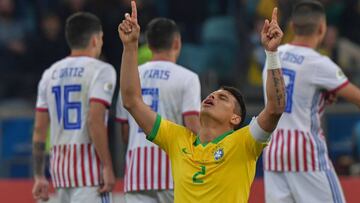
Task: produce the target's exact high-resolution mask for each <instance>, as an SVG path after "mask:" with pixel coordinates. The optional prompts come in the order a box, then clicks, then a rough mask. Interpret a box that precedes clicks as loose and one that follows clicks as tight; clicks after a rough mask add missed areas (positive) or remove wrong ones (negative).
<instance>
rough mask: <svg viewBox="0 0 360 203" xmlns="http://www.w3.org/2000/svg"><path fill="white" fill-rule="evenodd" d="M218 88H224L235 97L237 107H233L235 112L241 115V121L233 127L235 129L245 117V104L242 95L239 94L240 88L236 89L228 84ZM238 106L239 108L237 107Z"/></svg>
mask: <svg viewBox="0 0 360 203" xmlns="http://www.w3.org/2000/svg"><path fill="white" fill-rule="evenodd" d="M220 89H223V90H226V91H228V92H230V93H231V94H232V95H233V96H234V97H235V99H236V101H237V104H236V105H238V107H235V113H236V114H238V115H239V116H240V117H241V122H240V123H239V124H238V125H236V126H235V127H234V130H237V129H239V128H240V127H241V125H242V124H243V123H244V122H245V117H246V106H245V101H244V97H243V95H242V94H241V92H240V90H238V89H237V88H235V87H229V86H222V87H221V88H220ZM237 108H239V109H237Z"/></svg>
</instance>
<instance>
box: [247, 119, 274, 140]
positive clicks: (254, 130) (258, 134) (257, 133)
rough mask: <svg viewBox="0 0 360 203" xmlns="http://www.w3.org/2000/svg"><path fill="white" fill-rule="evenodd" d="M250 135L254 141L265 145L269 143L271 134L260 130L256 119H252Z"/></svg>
mask: <svg viewBox="0 0 360 203" xmlns="http://www.w3.org/2000/svg"><path fill="white" fill-rule="evenodd" d="M250 133H251V135H252V136H253V137H254V139H255V140H256V141H258V142H260V143H267V142H269V141H270V138H271V133H269V132H266V131H265V130H264V129H262V128H261V127H260V125H259V123H258V122H257V117H254V118H253V119H252V120H251V122H250Z"/></svg>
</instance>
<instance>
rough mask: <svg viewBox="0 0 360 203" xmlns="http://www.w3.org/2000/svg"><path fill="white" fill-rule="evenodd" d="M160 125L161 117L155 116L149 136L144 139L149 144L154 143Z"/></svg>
mask: <svg viewBox="0 0 360 203" xmlns="http://www.w3.org/2000/svg"><path fill="white" fill-rule="evenodd" d="M160 123H161V116H160V115H159V114H157V115H156V120H155V123H154V126H153V128H152V130H151V132H150V134H149V135H148V136H147V137H146V139H147V140H149V141H150V142H152V141H154V139H155V137H156V135H157V133H158V131H159V128H160Z"/></svg>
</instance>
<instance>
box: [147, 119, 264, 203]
mask: <svg viewBox="0 0 360 203" xmlns="http://www.w3.org/2000/svg"><path fill="white" fill-rule="evenodd" d="M147 139H148V140H150V141H152V142H153V143H155V144H157V145H159V146H160V147H161V148H162V149H163V150H164V151H165V152H166V153H167V154H168V156H169V158H170V160H171V166H172V174H173V177H174V184H175V185H174V189H175V191H174V193H175V194H174V195H175V202H178V203H184V202H211V203H213V202H226V203H227V202H231V203H245V202H247V201H248V198H249V193H250V187H251V184H252V182H253V180H254V176H255V168H256V161H257V159H258V157H259V155H260V154H261V152H262V150H263V148H264V147H265V146H266V144H263V143H260V142H258V141H256V140H255V139H254V137H253V136H252V135H251V132H250V127H249V126H246V127H244V128H241V129H239V130H237V131H230V132H227V133H225V134H223V135H220V136H218V137H217V138H216V139H214V140H213V141H211V142H209V143H207V144H203V143H201V142H200V140H199V138H198V136H196V135H195V134H194V133H192V132H191V131H190V130H188V129H187V128H185V127H183V126H180V125H177V124H175V123H172V122H170V121H167V120H165V119H162V118H161V117H160V116H159V115H158V116H157V118H156V122H155V124H154V127H153V129H152V131H151V133H150V134H149V135H148V137H147Z"/></svg>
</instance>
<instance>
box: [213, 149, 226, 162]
mask: <svg viewBox="0 0 360 203" xmlns="http://www.w3.org/2000/svg"><path fill="white" fill-rule="evenodd" d="M223 157H224V148H222V147H217V148H216V149H215V151H214V159H215V161H220V160H221V159H222V158H223Z"/></svg>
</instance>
